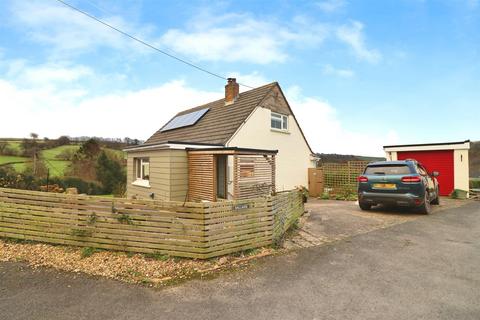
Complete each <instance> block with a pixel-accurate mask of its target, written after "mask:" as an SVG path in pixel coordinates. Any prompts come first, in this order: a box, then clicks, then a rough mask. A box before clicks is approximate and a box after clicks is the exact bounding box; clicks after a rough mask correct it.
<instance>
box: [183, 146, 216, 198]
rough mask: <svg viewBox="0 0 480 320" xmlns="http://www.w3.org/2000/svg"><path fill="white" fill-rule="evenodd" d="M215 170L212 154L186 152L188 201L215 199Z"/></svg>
mask: <svg viewBox="0 0 480 320" xmlns="http://www.w3.org/2000/svg"><path fill="white" fill-rule="evenodd" d="M216 171H217V170H216V161H215V156H214V155H213V154H196V153H191V152H189V153H188V199H189V201H202V200H205V201H217V192H216Z"/></svg>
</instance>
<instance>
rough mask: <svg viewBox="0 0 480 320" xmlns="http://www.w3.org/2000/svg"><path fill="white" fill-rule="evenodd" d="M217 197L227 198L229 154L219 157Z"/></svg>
mask: <svg viewBox="0 0 480 320" xmlns="http://www.w3.org/2000/svg"><path fill="white" fill-rule="evenodd" d="M216 158H217V165H216V167H217V198H220V199H226V198H227V156H224V155H218V156H217V157H216Z"/></svg>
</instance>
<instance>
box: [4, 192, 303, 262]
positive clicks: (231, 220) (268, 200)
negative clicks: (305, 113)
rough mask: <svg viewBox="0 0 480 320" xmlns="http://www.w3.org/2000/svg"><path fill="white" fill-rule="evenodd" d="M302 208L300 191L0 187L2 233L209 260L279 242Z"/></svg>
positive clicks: (61, 242)
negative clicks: (136, 196)
mask: <svg viewBox="0 0 480 320" xmlns="http://www.w3.org/2000/svg"><path fill="white" fill-rule="evenodd" d="M303 211H304V207H303V203H302V196H301V194H300V192H298V191H290V192H285V193H280V194H278V195H276V196H269V197H264V198H256V199H249V200H242V201H224V202H205V203H197V202H185V203H183V202H173V201H155V200H130V199H123V198H107V197H92V196H81V195H66V194H56V193H47V192H38V191H27V190H18V189H6V188H0V237H8V238H16V239H24V240H33V241H39V242H46V243H54V244H64V245H73V246H81V247H94V248H102V249H110V250H119V251H130V252H141V253H161V254H168V255H172V256H180V257H191V258H200V259H207V258H211V257H216V256H220V255H225V254H229V253H233V252H238V251H243V250H247V249H252V248H258V247H262V246H267V245H271V244H272V243H274V242H275V243H276V242H277V241H278V239H280V238H281V237H282V235H283V233H284V232H285V231H286V230H287V229H288V228H289V227H290V226H291V225H292V224H293V223H294V222H295V220H296V219H298V217H299V216H300V215H301V214H302V213H303Z"/></svg>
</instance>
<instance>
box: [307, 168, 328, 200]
mask: <svg viewBox="0 0 480 320" xmlns="http://www.w3.org/2000/svg"><path fill="white" fill-rule="evenodd" d="M323 188H324V185H323V170H322V168H308V191H309V194H310V196H311V197H319V196H320V195H322V193H323Z"/></svg>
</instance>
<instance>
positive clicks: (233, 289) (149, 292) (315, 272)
mask: <svg viewBox="0 0 480 320" xmlns="http://www.w3.org/2000/svg"><path fill="white" fill-rule="evenodd" d="M479 266H480V202H472V203H470V204H467V205H465V206H463V207H459V208H452V209H448V210H445V211H444V212H442V213H439V214H436V215H430V216H424V217H420V218H418V219H415V220H413V221H409V222H406V223H403V224H398V225H395V226H393V227H389V228H386V229H378V230H375V231H372V232H370V233H366V234H361V235H358V236H354V237H352V238H349V239H345V240H342V241H339V242H335V243H333V244H330V245H327V246H320V247H310V248H305V249H299V250H297V251H294V252H292V253H290V254H287V255H284V256H277V257H270V258H266V259H263V260H261V261H260V262H258V263H256V264H255V265H254V266H253V267H250V268H248V269H247V270H243V271H238V272H232V273H229V274H223V275H220V276H219V277H217V278H215V279H210V280H194V281H190V282H188V283H185V284H181V285H178V286H175V287H168V288H164V289H150V288H146V287H142V286H136V285H128V284H124V283H120V282H116V281H111V280H106V279H100V278H93V277H89V276H85V275H78V274H69V273H62V272H58V271H55V270H50V269H38V270H33V269H31V268H30V267H28V266H25V265H24V264H21V263H0V319H8V320H13V319H49V320H53V319H77V320H78V319H103V320H106V319H249V320H251V319H475V320H477V319H480V267H479Z"/></svg>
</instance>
